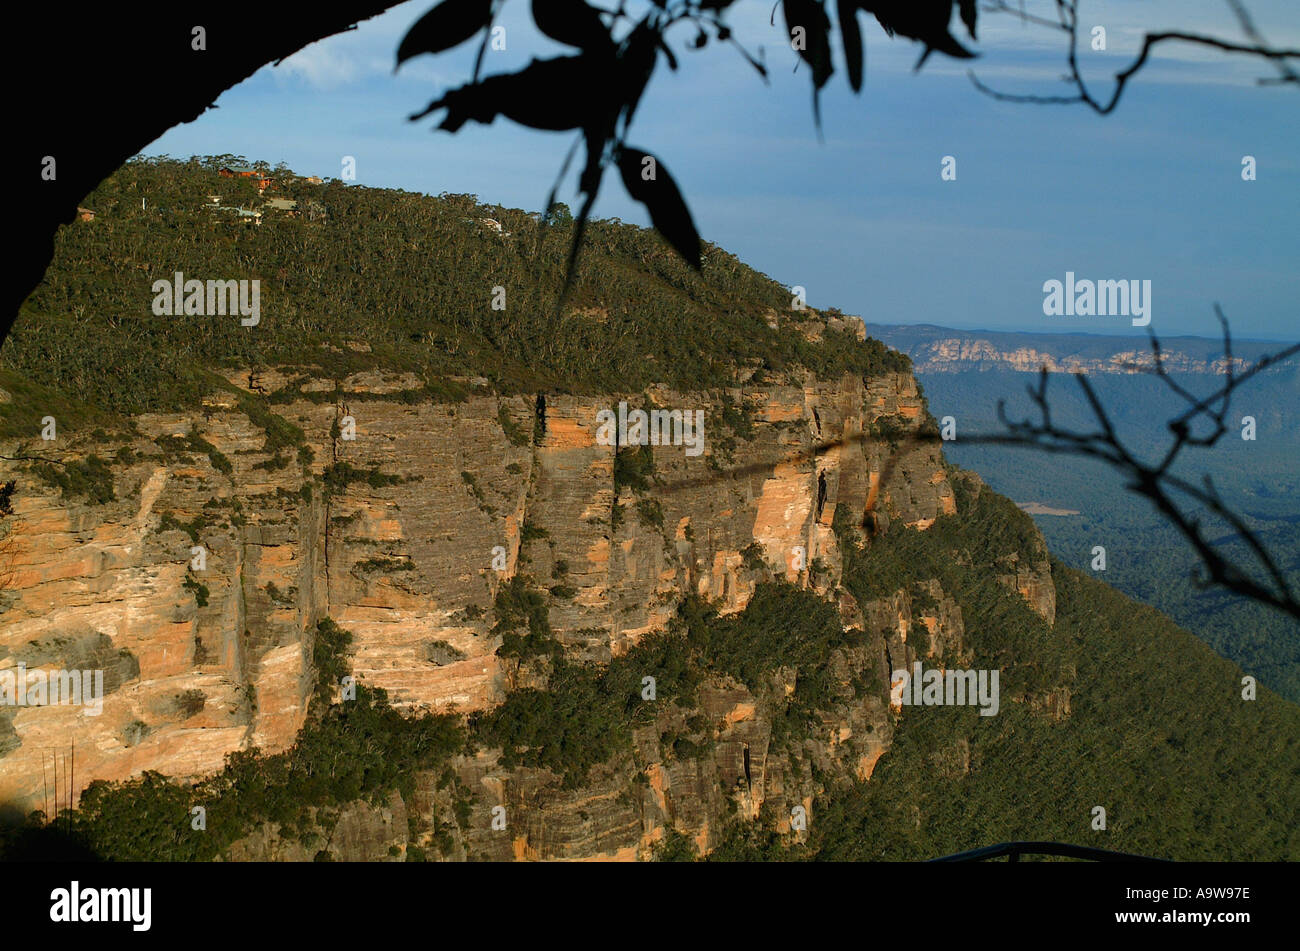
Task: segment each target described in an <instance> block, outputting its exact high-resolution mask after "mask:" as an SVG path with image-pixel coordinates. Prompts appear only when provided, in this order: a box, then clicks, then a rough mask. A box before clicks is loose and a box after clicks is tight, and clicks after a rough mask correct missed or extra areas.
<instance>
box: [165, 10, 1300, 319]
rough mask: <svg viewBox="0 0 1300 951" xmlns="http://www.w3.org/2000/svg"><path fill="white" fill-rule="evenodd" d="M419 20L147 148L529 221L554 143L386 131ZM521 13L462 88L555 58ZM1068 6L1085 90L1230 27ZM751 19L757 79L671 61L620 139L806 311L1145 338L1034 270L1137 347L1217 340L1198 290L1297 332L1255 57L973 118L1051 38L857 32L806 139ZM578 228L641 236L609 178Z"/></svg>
mask: <svg viewBox="0 0 1300 951" xmlns="http://www.w3.org/2000/svg"><path fill="white" fill-rule="evenodd" d="M1027 2H1028V5H1029V6H1028V8H1029V9H1030V10H1031V11H1032V10H1034V8H1035V6H1036V5H1035V2H1034V0H1027ZM431 5H432V4H431V2H430V0H415V2H412V3H407V4H403V5H401V6H399V7H396V8H394V9H393V10H391V11H389V12H388V13H386V14H385V15H383V16H381V17H378V18H376V19H374V20H371V21H368V22H366V23H363V24H361V25H360V26H359V27H358V29H356V30H355V31H352V32H349V33H345V34H342V35H340V36H336V37H332V38H330V39H327V40H324V41H322V42H320V43H317V44H314V45H313V46H311V47H308V48H307V49H305V50H303V51H302V52H300V53H299V54H298V55H296V56H294V57H291V58H290V59H288V60H286V61H285V62H284V63H282V64H281V65H280V66H278V67H270V66H268V67H265V68H263V69H262V70H260V71H259V72H258V73H257V74H255V75H254V76H253V77H251V78H250V79H249V80H247V81H246V82H244V83H242V84H240V85H239V86H237V87H235V88H233V89H230V90H228V91H227V92H226V93H225V94H224V95H223V96H222V97H221V98H220V99H219V100H218V102H217V106H218V108H216V109H212V110H209V111H208V112H207V113H205V114H204V115H203V116H201V117H200V118H199V119H197V120H196V121H195V122H192V123H188V124H186V125H183V126H179V127H177V128H175V129H172V130H171V131H169V132H168V133H166V134H165V135H164V136H162V138H160V139H159V140H158V141H156V142H155V143H153V144H152V145H151V146H149V147H148V148H147V149H146V150H145V152H146V154H150V155H160V154H170V155H173V156H177V157H186V156H189V155H192V154H222V153H234V154H242V155H244V156H246V157H248V158H249V159H264V160H266V161H269V162H272V163H275V162H279V161H283V162H285V163H286V164H288V165H289V166H290V167H292V168H293V169H294V170H295V171H298V172H300V173H303V174H318V175H322V176H327V177H328V176H334V177H337V176H339V175H340V171H341V167H342V166H341V162H342V158H343V156H345V155H350V156H354V157H355V159H356V169H357V183H358V184H362V185H372V186H381V187H394V188H404V189H406V190H408V191H420V192H427V193H430V194H437V193H439V192H443V191H448V192H461V193H472V194H476V195H478V196H479V197H480V198H481V199H482V200H484V201H487V202H493V203H500V204H503V205H508V206H514V207H521V208H526V209H529V210H540V208H541V205H542V203H543V202H544V200H545V197H546V194H547V193H548V191H549V189H550V187H551V184H552V182H553V180H554V176H555V174H556V173H557V171H558V169H559V167H560V164H561V162H562V159H563V156H564V154H565V152H566V151H567V149H568V147H569V145H570V144H571V142H572V138H571V137H570V136H568V135H566V134H557V133H542V132H534V131H532V130H528V129H523V128H521V127H519V126H515V125H514V124H513V123H510V122H508V121H507V120H504V119H499V120H497V122H496V123H494V124H493V125H492V126H488V127H483V126H478V125H473V124H471V125H468V126H466V127H465V129H463V130H462V131H461V132H460V133H458V134H456V135H449V134H447V133H444V132H438V131H430V130H431V129H432V127H433V126H434V125H435V124H436V117H435V118H431V119H426V120H424V121H422V122H420V123H415V124H413V123H410V122H408V121H406V116H407V115H409V114H410V113H412V112H416V111H418V110H420V109H422V108H423V106H424V105H425V104H426V103H427V102H428V101H429V100H430V99H432V98H435V97H436V96H438V95H440V94H441V93H442V92H443V91H444V90H446V89H447V88H448V87H449V86H457V85H461V84H462V83H464V82H466V81H467V80H468V78H469V74H470V70H471V64H472V58H473V53H474V44H467V45H466V46H465V47H463V48H461V49H459V50H456V51H453V52H451V53H448V54H444V55H442V56H440V57H436V58H435V57H431V56H423V57H420V58H418V59H416V60H413V61H411V62H409V63H408V64H406V65H405V66H403V68H402V69H401V71H400V72H398V73H397V74H396V75H394V73H393V68H392V67H393V62H394V51H395V50H396V47H397V44H398V42H399V41H400V39H401V37H402V35H403V34H404V33H405V31H406V29H407V28H408V27H409V26H410V25H411V24H412V23H413V22H415V20H416V19H417V18H418V17H419V16H420V15H421V14H422V13H423V12H424V11H425V10H426V9H428V8H429V7H430V6H431ZM1248 5H1249V7H1250V10H1251V12H1252V13H1253V15H1254V16H1255V20H1256V23H1257V24H1258V26H1259V27H1260V29H1261V30H1262V32H1263V33H1264V35H1265V36H1266V37H1267V38H1268V39H1269V40H1270V41H1271V42H1272V43H1273V44H1274V45H1278V46H1289V47H1292V48H1295V47H1300V9H1297V8H1296V6H1295V2H1294V0H1254V2H1249V3H1248ZM528 6H529V5H528V4H527V3H526V2H524V0H506V3H505V7H504V12H503V16H502V18H501V20H500V21H499V22H501V23H502V24H503V25H504V26H505V27H506V44H507V49H506V50H505V51H504V52H491V53H489V54H488V56H487V59H486V63H485V70H486V71H487V72H489V73H491V72H498V71H508V70H511V69H514V68H517V67H519V66H521V65H523V64H525V63H526V62H527V61H528V60H529V59H530V58H532V57H533V56H548V55H554V54H558V53H563V52H565V50H564V48H563V47H560V46H558V45H556V44H552V43H550V42H549V41H548V40H546V39H545V38H544V37H542V36H540V35H539V34H538V33H537V32H536V30H535V28H533V27H532V25H531V20H530V18H529V16H528ZM1037 6H1038V7H1040V8H1042V9H1043V10H1046V9H1047V8H1048V7H1050V4H1043V3H1039V4H1037ZM1083 8H1084V10H1083V16H1082V20H1083V22H1084V23H1085V24H1088V25H1093V24H1096V25H1102V26H1105V27H1106V30H1107V47H1108V48H1107V50H1106V51H1105V52H1095V51H1092V50H1090V49H1086V50H1084V51H1083V52H1082V53H1081V58H1082V63H1083V68H1084V73H1085V75H1086V76H1088V77H1089V78H1090V80H1091V82H1092V85H1093V88H1094V90H1096V91H1097V92H1098V95H1099V96H1100V95H1101V94H1103V93H1107V92H1108V91H1109V89H1110V84H1109V82H1108V78H1109V77H1110V76H1113V74H1114V73H1115V72H1116V71H1117V70H1118V69H1120V68H1122V67H1123V66H1124V65H1126V64H1127V63H1128V62H1129V61H1130V60H1131V58H1132V55H1133V53H1134V51H1135V50H1136V49H1137V47H1138V45H1139V43H1140V38H1141V36H1142V35H1143V33H1144V32H1145V31H1146V30H1148V29H1165V28H1179V29H1185V30H1191V31H1194V32H1202V33H1213V34H1215V35H1218V36H1222V37H1224V38H1228V39H1233V40H1241V39H1242V37H1241V35H1240V31H1239V30H1238V28H1237V27H1236V25H1235V21H1234V20H1233V19H1232V18H1231V15H1230V11H1229V7H1228V5H1227V4H1226V3H1223V2H1220V0H1181V2H1177V0H1149V2H1143V3H1134V2H1131V0H1130V2H1110V3H1096V2H1086V0H1085V2H1084V3H1083ZM770 11H771V5H770V3H769V2H766V0H739V2H738V3H737V4H736V5H735V6H734V7H733V8H732V9H731V11H730V12H729V15H728V17H727V19H728V21H729V22H730V23H731V24H732V26H733V28H734V30H735V34H736V36H737V38H738V39H739V40H741V41H742V42H743V43H744V44H745V45H746V47H747V48H749V49H751V50H756V49H757V48H758V47H760V46H761V47H763V48H764V51H765V60H766V62H767V64H768V65H769V67H770V70H769V71H770V73H771V80H770V83H768V84H764V83H763V81H762V80H761V79H760V78H759V76H758V75H757V73H755V72H754V71H753V70H752V69H751V68H750V67H749V66H748V65H746V64H745V62H744V61H743V60H742V59H741V58H740V56H739V55H738V54H737V53H736V51H735V50H734V49H732V48H730V47H729V46H726V45H717V44H710V46H709V47H708V48H706V49H705V50H702V51H693V50H689V49H686V50H682V49H680V48H679V57H680V60H681V69H680V70H679V71H678V72H677V73H670V72H669V71H668V70H667V69H665V68H662V67H661V69H660V70H659V71H658V73H657V74H656V76H655V78H654V80H653V81H652V83H651V86H650V88H649V90H648V92H647V93H646V96H645V99H644V100H643V103H642V106H641V109H640V111H639V113H638V115H637V119H636V122H635V124H634V127H633V134H632V136H631V137H630V139H631V141H632V142H633V144H636V145H639V146H642V147H644V148H646V149H648V150H649V151H652V152H655V153H656V154H657V155H659V156H660V158H661V159H662V161H663V163H664V165H665V167H666V168H668V169H669V171H670V172H671V174H672V175H673V177H674V178H675V179H676V180H677V182H678V183H679V185H680V186H681V188H682V190H683V192H684V193H685V195H686V198H687V201H688V202H689V203H690V206H691V209H692V211H693V213H694V215H695V220H696V225H697V227H698V228H699V230H700V232H701V234H702V235H703V236H704V237H705V238H706V239H707V240H710V241H713V242H716V243H717V244H719V245H721V246H723V247H725V248H727V249H728V250H730V251H732V252H734V253H736V254H737V255H739V256H740V258H741V259H742V260H744V261H746V262H747V263H749V264H750V265H752V266H753V267H755V268H757V269H758V270H760V271H763V272H764V273H766V274H769V275H770V276H772V277H773V278H775V279H776V280H778V281H781V282H782V283H784V284H786V285H787V286H789V285H795V284H798V285H802V286H803V287H805V288H806V289H807V293H808V300H809V303H811V304H813V305H814V306H818V307H829V306H836V307H839V308H841V309H842V310H844V311H845V312H848V313H855V314H860V315H862V316H863V318H864V319H866V320H868V321H870V322H876V323H935V324H942V325H946V326H952V327H969V328H985V329H1001V330H1026V331H1073V332H1077V331H1091V332H1097V333H1141V332H1144V331H1139V330H1137V329H1136V328H1133V327H1131V325H1130V322H1129V321H1128V320H1127V319H1125V318H1122V317H1091V318H1067V317H1047V316H1044V314H1043V310H1042V302H1043V291H1042V286H1043V282H1044V281H1047V280H1050V279H1053V278H1055V279H1057V280H1063V279H1064V276H1065V272H1066V271H1074V272H1075V273H1076V275H1077V277H1079V278H1092V279H1124V278H1128V279H1144V280H1151V281H1152V285H1153V292H1152V298H1153V319H1152V324H1151V327H1152V329H1154V330H1156V331H1158V332H1159V333H1161V334H1162V335H1175V334H1182V333H1191V334H1204V335H1215V334H1217V325H1216V323H1215V320H1214V316H1213V312H1212V305H1213V303H1214V302H1215V301H1219V302H1221V303H1222V305H1223V307H1224V309H1225V312H1226V313H1227V315H1228V317H1229V318H1230V320H1231V322H1232V325H1233V329H1234V332H1235V333H1236V334H1237V335H1238V336H1241V337H1249V336H1254V337H1265V338H1280V339H1294V338H1296V337H1300V316H1298V311H1297V307H1296V301H1297V300H1298V299H1300V267H1297V258H1298V257H1300V255H1298V253H1297V252H1298V251H1300V215H1298V214H1297V212H1300V177H1298V176H1300V160H1298V159H1297V155H1298V154H1300V123H1297V121H1296V116H1297V107H1298V106H1300V99H1298V98H1297V95H1298V94H1297V91H1296V90H1295V89H1294V88H1287V87H1285V86H1282V87H1278V86H1259V85H1257V84H1256V82H1255V80H1256V78H1257V77H1260V76H1267V75H1269V73H1268V70H1267V69H1266V68H1265V67H1264V66H1262V65H1261V64H1260V63H1258V62H1256V61H1254V60H1253V59H1249V58H1246V57H1231V56H1226V55H1223V54H1219V53H1214V52H1211V51H1208V50H1204V49H1200V48H1197V47H1191V46H1165V47H1161V48H1160V50H1161V51H1160V52H1159V53H1158V54H1157V56H1156V59H1155V60H1154V62H1153V63H1152V64H1151V65H1150V67H1149V68H1148V69H1146V70H1144V71H1143V73H1141V74H1140V75H1139V76H1138V77H1137V79H1136V80H1134V82H1133V83H1131V84H1130V86H1129V89H1128V91H1127V92H1126V94H1125V98H1124V101H1123V102H1122V104H1121V105H1120V107H1119V109H1118V111H1117V112H1116V113H1114V114H1113V115H1110V116H1108V117H1100V116H1097V115H1095V114H1094V113H1092V112H1091V111H1090V110H1086V109H1085V108H1084V107H1080V106H1035V105H1018V104H1010V103H1002V102H996V101H994V100H992V99H990V98H988V97H986V96H984V95H982V94H980V93H979V92H978V91H977V90H975V89H974V88H973V86H972V85H971V84H970V82H969V81H968V79H967V77H966V70H967V67H968V65H973V68H974V69H975V70H976V72H977V74H978V75H979V76H980V78H981V79H982V80H984V81H985V82H986V83H988V84H990V85H993V86H995V87H997V88H999V89H1003V90H1006V91H1008V92H1017V93H1047V94H1059V93H1061V92H1063V91H1065V90H1066V87H1065V86H1064V84H1063V83H1061V82H1060V81H1059V79H1058V77H1059V76H1060V74H1061V73H1062V72H1063V69H1064V49H1063V46H1062V39H1061V37H1059V36H1058V35H1056V34H1055V33H1052V32H1049V31H1046V30H1043V29H1041V28H1036V27H1026V26H1024V25H1022V24H1020V23H1018V22H1016V21H1015V20H1013V19H1012V18H1010V17H1007V16H1005V15H995V14H985V15H984V16H983V17H982V18H981V24H980V42H979V43H977V44H969V45H972V46H973V48H975V49H976V50H978V51H979V53H980V54H981V55H980V58H979V59H977V60H975V61H974V62H973V64H968V63H965V62H960V63H959V62H955V61H951V60H945V59H943V58H942V57H940V56H938V55H937V54H936V55H935V56H932V57H931V58H930V60H929V62H928V63H927V64H926V66H925V68H924V69H923V70H922V72H920V73H913V72H912V68H911V67H912V65H913V64H914V62H915V60H916V56H917V54H918V52H919V48H918V47H916V46H915V45H914V44H912V43H910V42H908V41H906V40H903V39H896V40H890V39H889V38H888V37H886V36H885V34H884V33H883V32H882V31H881V30H880V29H879V28H878V27H877V26H876V25H875V23H874V21H868V20H865V19H864V20H863V34H864V37H865V39H866V43H867V79H866V84H865V88H864V90H863V93H862V94H861V95H860V96H854V95H853V94H852V93H851V92H850V91H849V90H848V86H847V81H846V79H845V76H844V74H843V72H842V70H840V71H838V72H837V74H836V75H835V76H834V77H833V78H832V80H831V85H830V87H829V88H828V90H826V91H825V92H824V94H823V97H822V116H823V125H824V141H819V139H818V136H817V132H816V129H815V127H814V124H813V120H812V115H811V109H810V92H809V82H808V74H807V71H806V70H805V69H800V70H799V71H798V72H794V71H793V67H794V62H795V59H794V53H793V52H792V51H790V49H789V48H788V45H786V44H785V42H784V36H783V33H782V30H781V26H780V24H781V22H782V21H781V18H780V15H779V14H778V16H777V24H778V25H777V26H776V27H773V26H771V25H770V24H769V22H768V16H769V13H770ZM953 23H954V33H955V34H956V33H958V31H959V30H960V24H959V23H958V22H957V21H956V18H955V17H954V21H953ZM690 36H691V33H690V31H689V30H683V33H682V34H681V36H680V37H679V40H688V39H689V38H690ZM838 53H839V51H838V50H836V54H837V59H836V65H837V67H838V66H839V65H840V60H839V56H838ZM211 55H217V54H216V53H215V52H214V53H212V54H211ZM945 155H952V156H954V157H955V158H956V159H957V180H956V181H954V182H944V181H941V179H940V163H941V160H942V158H943V156H945ZM1245 155H1252V156H1254V157H1255V159H1256V161H1257V163H1258V179H1257V180H1256V181H1253V182H1245V181H1242V178H1241V161H1242V157H1243V156H1245ZM572 193H573V189H572V182H570V183H569V184H568V186H566V189H565V190H563V191H562V193H561V199H562V200H566V201H569V202H570V204H574V201H573V194H572ZM596 214H597V215H600V216H605V217H619V218H622V219H624V220H626V221H632V222H636V223H638V224H648V223H649V221H648V218H647V216H646V215H645V213H644V211H643V210H642V209H641V207H640V206H638V205H636V204H635V203H633V202H632V201H631V200H630V199H628V198H627V196H626V194H625V193H624V192H623V190H622V187H621V184H620V183H619V182H618V181H617V176H614V177H612V178H607V179H606V186H605V190H604V191H603V192H602V197H601V199H600V201H599V202H598V203H597V206H596Z"/></svg>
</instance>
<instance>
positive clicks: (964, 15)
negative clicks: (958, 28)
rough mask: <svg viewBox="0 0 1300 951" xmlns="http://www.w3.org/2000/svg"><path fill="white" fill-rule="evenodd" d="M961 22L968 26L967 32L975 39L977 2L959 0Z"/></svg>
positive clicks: (973, 0)
mask: <svg viewBox="0 0 1300 951" xmlns="http://www.w3.org/2000/svg"><path fill="white" fill-rule="evenodd" d="M958 6H959V7H960V9H961V22H962V23H965V24H966V32H967V33H969V34H970V38H971V39H972V40H973V39H975V0H959V3H958Z"/></svg>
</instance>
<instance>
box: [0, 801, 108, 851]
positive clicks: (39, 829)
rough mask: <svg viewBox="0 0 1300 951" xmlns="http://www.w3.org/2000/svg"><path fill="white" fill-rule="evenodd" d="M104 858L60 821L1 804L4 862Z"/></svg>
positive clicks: (0, 841) (0, 830)
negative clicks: (53, 820) (49, 820)
mask: <svg viewBox="0 0 1300 951" xmlns="http://www.w3.org/2000/svg"><path fill="white" fill-rule="evenodd" d="M102 861H103V857H102V856H100V855H98V854H97V853H96V852H95V850H94V849H92V848H90V847H89V846H88V845H86V844H85V843H84V842H83V841H81V839H79V838H78V837H77V836H76V835H74V834H73V833H71V832H70V831H69V830H68V829H67V828H66V826H65V825H64V824H63V823H61V822H58V821H55V822H47V821H46V820H45V816H44V814H43V813H41V812H39V811H37V812H33V813H29V814H28V813H24V812H23V811H22V810H21V809H19V808H18V807H17V806H16V805H14V804H13V803H0V862H102Z"/></svg>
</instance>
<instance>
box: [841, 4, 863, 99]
mask: <svg viewBox="0 0 1300 951" xmlns="http://www.w3.org/2000/svg"><path fill="white" fill-rule="evenodd" d="M836 15H837V16H838V17H839V21H840V39H841V41H843V43H844V63H845V65H846V66H847V67H848V70H849V85H850V86H852V87H853V91H854V92H861V91H862V30H861V29H860V28H859V26H858V4H857V0H838V2H837V6H836Z"/></svg>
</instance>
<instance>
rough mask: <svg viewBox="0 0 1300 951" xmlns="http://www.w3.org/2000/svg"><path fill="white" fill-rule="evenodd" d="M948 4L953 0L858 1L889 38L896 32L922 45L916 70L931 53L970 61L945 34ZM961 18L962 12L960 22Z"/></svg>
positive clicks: (968, 55)
mask: <svg viewBox="0 0 1300 951" xmlns="http://www.w3.org/2000/svg"><path fill="white" fill-rule="evenodd" d="M959 2H962V0H959ZM952 4H953V0H859V6H861V8H862V9H863V10H866V11H867V12H868V13H874V14H875V15H876V20H877V21H879V23H880V25H881V26H882V27H883V28H884V30H885V32H886V33H888V34H889V35H890V36H893V35H894V34H895V33H897V34H899V35H900V36H905V37H907V38H908V39H912V40H920V41H921V42H922V43H924V44H925V52H924V53H922V54H921V59H920V60H919V61H918V62H917V64H916V68H917V69H920V68H921V64H922V63H924V62H925V59H926V57H927V56H929V55H930V53H931V51H932V50H938V51H939V52H940V53H946V54H948V55H949V56H952V57H955V58H957V59H971V58H973V57H974V56H975V54H974V53H972V52H971V51H970V50H968V49H966V48H965V47H964V46H962V45H961V44H960V43H958V42H957V40H956V39H955V38H954V37H953V35H952V34H951V33H949V32H948V23H949V21H950V20H951V19H952ZM964 17H965V13H964V11H963V19H964Z"/></svg>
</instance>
